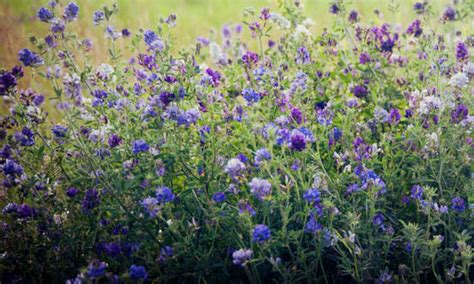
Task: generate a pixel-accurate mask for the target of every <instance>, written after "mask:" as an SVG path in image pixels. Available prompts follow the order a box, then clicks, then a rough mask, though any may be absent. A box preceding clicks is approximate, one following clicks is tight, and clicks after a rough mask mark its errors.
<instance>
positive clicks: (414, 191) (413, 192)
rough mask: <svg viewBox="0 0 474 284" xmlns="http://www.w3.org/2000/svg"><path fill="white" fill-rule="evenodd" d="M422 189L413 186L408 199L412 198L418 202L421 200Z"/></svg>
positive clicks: (418, 186)
mask: <svg viewBox="0 0 474 284" xmlns="http://www.w3.org/2000/svg"><path fill="white" fill-rule="evenodd" d="M423 191H424V190H423V187H421V186H420V185H414V186H413V187H412V188H411V194H410V197H411V198H413V199H418V200H422V198H423Z"/></svg>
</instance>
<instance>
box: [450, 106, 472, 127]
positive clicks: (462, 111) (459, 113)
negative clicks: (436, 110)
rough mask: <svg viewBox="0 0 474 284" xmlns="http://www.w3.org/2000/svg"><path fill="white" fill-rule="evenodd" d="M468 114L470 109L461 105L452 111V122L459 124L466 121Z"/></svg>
mask: <svg viewBox="0 0 474 284" xmlns="http://www.w3.org/2000/svg"><path fill="white" fill-rule="evenodd" d="M468 114H469V109H468V108H467V107H466V106H465V105H463V104H459V105H457V106H456V108H455V109H454V110H453V111H451V121H452V122H454V123H459V122H461V121H463V120H464V119H466V118H467V115H468Z"/></svg>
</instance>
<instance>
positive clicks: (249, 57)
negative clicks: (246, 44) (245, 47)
mask: <svg viewBox="0 0 474 284" xmlns="http://www.w3.org/2000/svg"><path fill="white" fill-rule="evenodd" d="M242 61H243V62H244V64H245V65H247V67H249V68H250V67H252V66H253V65H255V64H256V63H257V62H258V55H257V54H256V53H254V52H251V51H247V52H246V53H245V54H244V55H243V56H242Z"/></svg>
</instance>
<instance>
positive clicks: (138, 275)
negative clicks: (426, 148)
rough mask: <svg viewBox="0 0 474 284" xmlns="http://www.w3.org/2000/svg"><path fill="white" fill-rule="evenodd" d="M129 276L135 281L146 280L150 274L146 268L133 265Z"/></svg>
mask: <svg viewBox="0 0 474 284" xmlns="http://www.w3.org/2000/svg"><path fill="white" fill-rule="evenodd" d="M128 276H129V277H130V278H131V279H133V280H146V279H147V278H148V273H147V272H146V269H145V267H144V266H141V265H135V264H132V266H130V269H129V271H128Z"/></svg>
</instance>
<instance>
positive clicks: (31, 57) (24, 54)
mask: <svg viewBox="0 0 474 284" xmlns="http://www.w3.org/2000/svg"><path fill="white" fill-rule="evenodd" d="M18 60H19V61H20V62H21V63H23V65H25V66H32V67H36V66H39V65H43V63H44V62H43V58H41V56H39V55H38V54H36V53H35V52H33V51H31V50H29V49H28V48H23V49H21V50H20V51H19V52H18Z"/></svg>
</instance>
